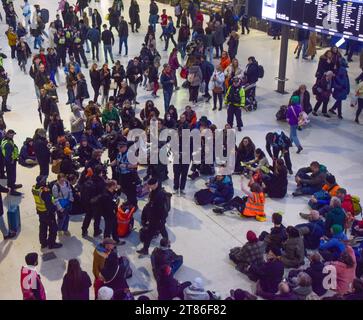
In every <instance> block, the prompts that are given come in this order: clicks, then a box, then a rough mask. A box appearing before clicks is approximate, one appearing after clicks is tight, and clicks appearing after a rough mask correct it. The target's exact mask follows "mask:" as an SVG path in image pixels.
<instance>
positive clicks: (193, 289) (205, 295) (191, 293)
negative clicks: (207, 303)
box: [184, 277, 219, 300]
mask: <svg viewBox="0 0 363 320" xmlns="http://www.w3.org/2000/svg"><path fill="white" fill-rule="evenodd" d="M218 298H219V297H218V295H217V294H216V293H215V292H212V291H209V290H205V289H204V284H203V279H202V278H199V277H198V278H195V279H194V281H193V282H192V283H191V284H190V285H189V286H188V287H187V288H185V289H184V300H218Z"/></svg>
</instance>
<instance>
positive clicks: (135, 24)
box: [129, 0, 140, 32]
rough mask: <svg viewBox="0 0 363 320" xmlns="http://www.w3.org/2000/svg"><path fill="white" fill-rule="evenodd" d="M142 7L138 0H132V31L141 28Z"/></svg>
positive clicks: (130, 13)
mask: <svg viewBox="0 0 363 320" xmlns="http://www.w3.org/2000/svg"><path fill="white" fill-rule="evenodd" d="M139 13H140V8H139V5H138V3H137V2H136V0H131V4H130V8H129V16H130V24H131V31H132V32H135V31H136V32H139V31H138V29H139V28H140V15H139Z"/></svg>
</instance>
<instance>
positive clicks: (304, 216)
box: [299, 212, 310, 220]
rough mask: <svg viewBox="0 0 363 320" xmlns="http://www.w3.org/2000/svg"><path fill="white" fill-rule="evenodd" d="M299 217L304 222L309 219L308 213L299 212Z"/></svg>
mask: <svg viewBox="0 0 363 320" xmlns="http://www.w3.org/2000/svg"><path fill="white" fill-rule="evenodd" d="M299 215H300V217H301V218H303V219H305V220H309V217H310V214H309V213H303V212H300V213H299Z"/></svg>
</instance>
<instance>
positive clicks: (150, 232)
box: [144, 221, 169, 250]
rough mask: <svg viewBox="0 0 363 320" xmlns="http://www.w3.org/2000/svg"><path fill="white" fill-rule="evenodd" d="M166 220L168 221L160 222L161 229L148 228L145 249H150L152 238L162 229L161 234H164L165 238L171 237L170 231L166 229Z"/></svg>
mask: <svg viewBox="0 0 363 320" xmlns="http://www.w3.org/2000/svg"><path fill="white" fill-rule="evenodd" d="M165 222H166V221H163V222H162V223H161V224H160V227H159V230H155V229H149V230H148V232H147V234H146V235H145V242H144V249H145V250H149V247H150V243H151V241H152V239H153V238H154V236H155V235H156V234H157V232H158V231H160V234H161V235H162V237H163V238H165V239H169V235H168V232H167V231H166V228H165Z"/></svg>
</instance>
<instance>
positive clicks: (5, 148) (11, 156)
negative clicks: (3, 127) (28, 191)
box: [1, 129, 23, 196]
mask: <svg viewBox="0 0 363 320" xmlns="http://www.w3.org/2000/svg"><path fill="white" fill-rule="evenodd" d="M15 134H16V133H15V131H14V130H12V129H10V130H8V131H7V132H6V134H5V137H4V139H3V140H2V141H1V152H2V155H3V157H4V163H5V168H6V174H7V185H8V188H9V189H10V195H12V196H21V195H22V194H21V193H20V192H18V191H16V190H17V189H20V188H22V187H23V185H21V184H16V164H17V162H18V160H19V149H18V147H17V146H16V144H15V143H14V135H15Z"/></svg>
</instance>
